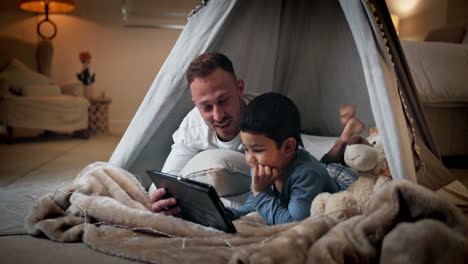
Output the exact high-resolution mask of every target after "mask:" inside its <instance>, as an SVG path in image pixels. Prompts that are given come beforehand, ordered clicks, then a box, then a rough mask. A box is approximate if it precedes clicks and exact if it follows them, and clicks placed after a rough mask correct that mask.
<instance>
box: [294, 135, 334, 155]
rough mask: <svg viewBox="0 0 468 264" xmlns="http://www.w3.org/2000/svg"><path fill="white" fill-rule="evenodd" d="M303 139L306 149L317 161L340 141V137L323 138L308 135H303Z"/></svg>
mask: <svg viewBox="0 0 468 264" xmlns="http://www.w3.org/2000/svg"><path fill="white" fill-rule="evenodd" d="M301 138H302V143H304V149H305V150H307V152H309V153H310V154H311V155H312V156H314V157H315V158H316V159H317V160H320V159H321V158H322V157H323V155H325V154H326V153H327V152H328V151H329V150H330V149H331V147H333V145H335V141H336V140H337V139H338V137H321V136H312V135H307V134H301Z"/></svg>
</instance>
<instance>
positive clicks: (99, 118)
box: [88, 97, 112, 135]
mask: <svg viewBox="0 0 468 264" xmlns="http://www.w3.org/2000/svg"><path fill="white" fill-rule="evenodd" d="M88 100H89V103H90V104H89V108H88V129H89V132H90V133H91V134H92V135H93V134H109V105H110V103H111V102H112V99H111V98H105V97H104V98H102V97H91V98H88Z"/></svg>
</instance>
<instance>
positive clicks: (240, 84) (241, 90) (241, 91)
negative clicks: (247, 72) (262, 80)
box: [236, 80, 245, 96]
mask: <svg viewBox="0 0 468 264" xmlns="http://www.w3.org/2000/svg"><path fill="white" fill-rule="evenodd" d="M236 82H237V88H238V89H239V95H241V96H242V95H243V94H244V87H245V86H244V81H243V80H237V81H236Z"/></svg>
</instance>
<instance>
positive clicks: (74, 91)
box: [60, 82, 84, 96]
mask: <svg viewBox="0 0 468 264" xmlns="http://www.w3.org/2000/svg"><path fill="white" fill-rule="evenodd" d="M60 88H61V89H62V93H63V94H68V95H73V96H83V91H84V89H83V84H81V83H77V82H75V83H67V84H63V85H60Z"/></svg>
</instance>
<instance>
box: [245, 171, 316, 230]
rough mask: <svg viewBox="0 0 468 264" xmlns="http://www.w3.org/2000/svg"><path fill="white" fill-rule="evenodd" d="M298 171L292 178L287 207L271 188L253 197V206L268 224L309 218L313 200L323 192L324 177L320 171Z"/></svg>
mask: <svg viewBox="0 0 468 264" xmlns="http://www.w3.org/2000/svg"><path fill="white" fill-rule="evenodd" d="M296 173H297V175H294V176H295V177H294V179H291V183H290V186H291V187H290V189H291V191H290V193H289V196H290V199H289V203H288V206H287V207H283V206H281V202H280V198H279V197H277V196H275V195H274V193H273V191H272V190H271V188H267V189H265V190H264V191H263V192H261V193H259V194H258V195H257V196H255V197H254V198H253V199H252V201H251V206H252V207H253V208H255V210H256V211H257V212H258V213H259V214H260V215H261V216H262V217H263V218H264V219H265V221H266V222H267V223H268V224H284V223H290V222H295V221H300V220H303V219H305V218H307V217H308V216H309V215H310V206H311V204H312V200H313V199H314V198H315V196H317V195H318V194H319V193H321V192H323V188H324V187H323V186H324V185H325V182H323V181H321V180H320V179H322V178H323V177H319V175H318V173H319V172H316V171H313V170H306V171H302V172H296ZM291 176H293V175H291ZM283 191H287V190H283Z"/></svg>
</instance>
